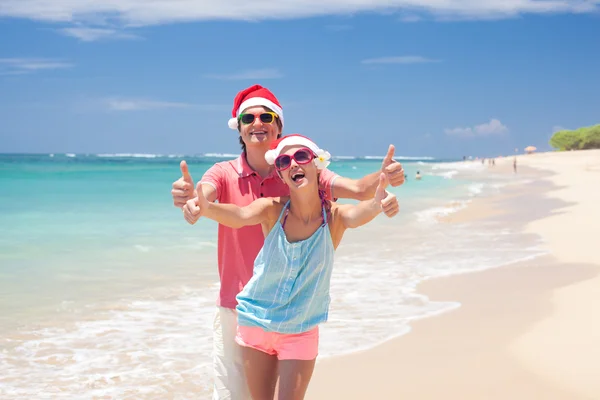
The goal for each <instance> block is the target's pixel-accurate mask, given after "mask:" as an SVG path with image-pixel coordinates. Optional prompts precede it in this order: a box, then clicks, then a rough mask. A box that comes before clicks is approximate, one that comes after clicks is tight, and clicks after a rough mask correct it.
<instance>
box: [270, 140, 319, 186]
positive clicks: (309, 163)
mask: <svg viewBox="0 0 600 400" xmlns="http://www.w3.org/2000/svg"><path fill="white" fill-rule="evenodd" d="M282 156H283V157H282ZM286 156H287V157H286ZM279 157H281V161H282V162H281V163H280V164H283V165H284V166H287V164H288V162H289V167H287V168H286V169H283V170H278V172H279V176H280V177H281V179H282V180H283V182H284V183H285V184H286V185H288V186H289V187H290V190H297V189H301V188H304V187H310V186H313V185H316V186H317V187H318V170H317V166H316V165H315V163H314V161H313V159H314V155H313V152H312V150H310V149H308V148H306V147H304V146H298V145H296V146H286V147H284V148H283V150H282V151H281V153H280V154H279ZM277 164H278V162H277V160H276V166H277Z"/></svg>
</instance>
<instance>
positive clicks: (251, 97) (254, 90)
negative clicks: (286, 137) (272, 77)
mask: <svg viewBox="0 0 600 400" xmlns="http://www.w3.org/2000/svg"><path fill="white" fill-rule="evenodd" d="M255 106H264V107H269V108H270V109H271V110H273V112H274V113H275V114H277V115H278V116H279V119H280V120H281V127H282V128H283V110H282V108H281V104H279V100H277V97H275V95H274V94H273V93H271V91H270V90H269V89H267V88H264V87H262V86H260V85H252V86H250V87H249V88H247V89H244V90H242V91H241V92H239V93H238V94H237V96H235V99H234V100H233V109H232V110H231V117H232V118H230V119H229V122H228V123H227V125H229V127H230V128H231V129H237V128H238V119H237V118H238V117H239V115H240V114H241V113H242V111H244V110H245V109H246V108H248V107H255Z"/></svg>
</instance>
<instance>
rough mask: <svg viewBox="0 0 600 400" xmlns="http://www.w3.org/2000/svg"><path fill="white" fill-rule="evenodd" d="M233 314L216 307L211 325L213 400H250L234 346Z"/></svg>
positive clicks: (234, 327)
mask: <svg viewBox="0 0 600 400" xmlns="http://www.w3.org/2000/svg"><path fill="white" fill-rule="evenodd" d="M236 333H237V313H236V311H235V310H232V309H231V308H224V307H217V310H216V312H215V320H214V323H213V369H214V374H215V386H214V391H213V400H250V399H251V397H250V390H249V389H248V385H247V383H246V376H245V375H244V361H243V358H242V348H241V347H240V346H239V345H238V344H237V343H236V342H235V335H236Z"/></svg>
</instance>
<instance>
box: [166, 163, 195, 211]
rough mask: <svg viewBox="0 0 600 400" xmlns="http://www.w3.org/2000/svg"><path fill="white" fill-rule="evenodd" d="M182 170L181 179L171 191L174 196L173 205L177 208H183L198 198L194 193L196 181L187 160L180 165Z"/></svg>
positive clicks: (174, 184) (174, 183)
mask: <svg viewBox="0 0 600 400" xmlns="http://www.w3.org/2000/svg"><path fill="white" fill-rule="evenodd" d="M179 168H180V169H181V178H179V179H177V180H176V181H175V182H173V188H172V189H171V195H172V196H173V204H174V205H175V207H180V208H181V207H183V206H184V205H185V204H186V202H187V201H188V200H190V199H193V198H194V196H196V193H195V191H194V180H193V179H192V176H191V175H190V171H189V170H188V166H187V163H186V162H185V160H183V161H181V164H179Z"/></svg>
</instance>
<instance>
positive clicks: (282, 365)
mask: <svg viewBox="0 0 600 400" xmlns="http://www.w3.org/2000/svg"><path fill="white" fill-rule="evenodd" d="M328 155H329V153H327V152H326V151H324V150H322V149H320V148H319V147H318V146H317V145H316V143H314V142H313V141H312V140H311V139H309V138H307V137H305V136H301V135H287V136H284V137H283V138H281V139H279V140H277V141H275V142H274V143H273V144H272V145H271V149H270V150H269V151H267V152H266V154H265V158H266V159H267V162H268V163H269V164H272V165H273V164H274V165H275V170H276V171H277V174H278V175H279V177H280V178H281V179H282V181H283V182H284V184H285V185H286V186H287V187H289V191H290V193H289V196H281V197H265V198H259V199H256V200H254V201H253V202H252V203H250V204H249V205H247V206H245V207H240V206H237V205H234V204H220V203H211V202H209V201H208V200H207V199H206V198H205V197H204V196H203V194H202V190H199V191H198V197H196V198H194V199H192V200H189V201H188V202H187V203H186V205H185V206H184V214H185V216H186V219H188V218H191V217H193V218H195V219H197V218H198V217H200V216H205V217H208V218H210V219H213V220H215V221H217V222H218V223H219V224H223V225H225V226H227V227H229V228H233V229H240V228H242V227H245V226H249V225H258V226H262V231H263V233H264V237H265V239H264V244H263V246H262V248H261V250H260V252H259V254H258V256H257V257H256V260H255V261H254V273H253V275H252V278H251V279H250V280H249V282H248V283H247V284H246V285H245V286H244V288H243V289H242V290H241V292H240V293H238V294H237V296H236V300H237V306H236V311H237V333H236V336H235V341H236V342H237V343H238V344H239V345H240V346H241V347H242V359H243V366H244V371H245V374H246V380H247V383H248V386H249V389H250V394H251V396H252V398H253V399H273V398H277V399H303V398H304V395H305V393H306V389H307V387H308V384H309V382H310V379H311V376H312V373H313V369H314V366H315V362H316V358H317V355H318V349H319V325H320V324H321V323H324V322H326V321H327V319H328V313H329V303H330V301H331V299H330V295H329V290H330V281H331V273H332V269H333V261H334V253H335V250H336V249H337V247H338V245H339V244H340V242H341V240H342V237H343V234H344V232H345V230H346V229H350V228H358V227H360V226H362V225H364V224H366V223H368V222H370V221H371V220H373V218H375V217H376V216H377V215H378V214H380V213H381V212H382V211H385V212H386V214H387V215H388V216H389V217H393V216H394V215H396V214H397V213H398V200H397V199H396V196H395V195H393V194H390V193H389V192H387V191H386V190H385V188H386V187H387V185H388V184H387V178H386V175H385V174H384V173H381V174H380V178H379V183H378V185H377V187H376V190H375V196H374V197H373V198H371V199H370V200H364V201H362V202H360V203H358V204H356V205H353V204H341V205H338V204H336V203H333V202H331V201H330V200H327V199H326V198H325V195H324V193H323V192H322V191H320V190H319V180H320V178H319V175H320V173H321V171H322V170H323V169H324V168H325V167H327V165H328V164H329V156H328ZM276 391H277V393H275V392H276Z"/></svg>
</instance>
